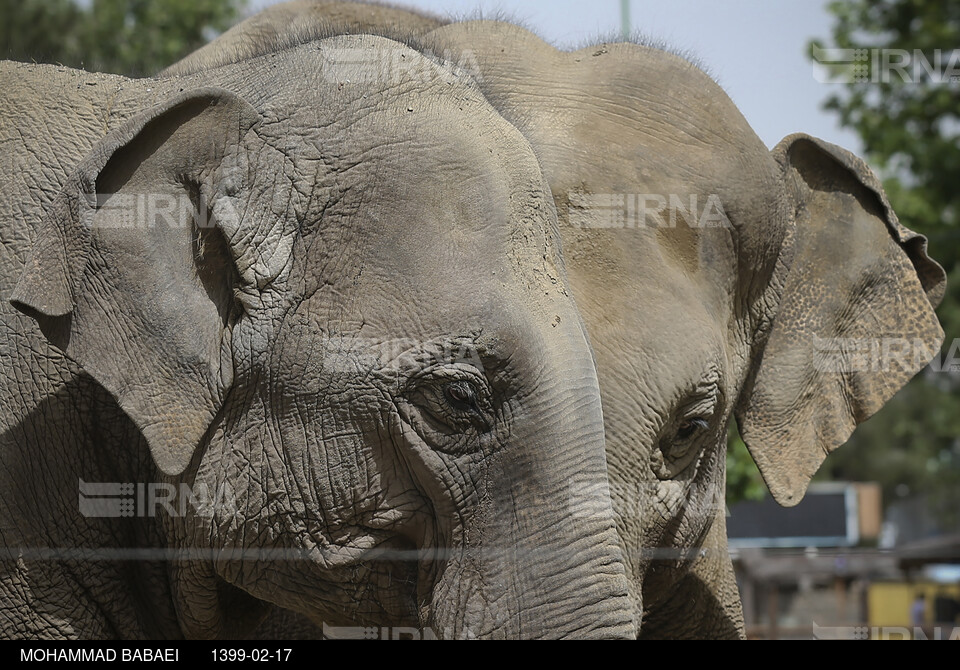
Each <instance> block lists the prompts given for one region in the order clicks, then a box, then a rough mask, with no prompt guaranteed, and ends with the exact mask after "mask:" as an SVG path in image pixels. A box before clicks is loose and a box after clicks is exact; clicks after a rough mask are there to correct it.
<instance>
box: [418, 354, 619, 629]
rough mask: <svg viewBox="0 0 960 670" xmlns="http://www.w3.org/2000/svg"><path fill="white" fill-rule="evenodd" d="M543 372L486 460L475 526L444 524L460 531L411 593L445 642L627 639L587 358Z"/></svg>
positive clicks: (596, 402)
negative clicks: (425, 588)
mask: <svg viewBox="0 0 960 670" xmlns="http://www.w3.org/2000/svg"><path fill="white" fill-rule="evenodd" d="M551 368H553V370H552V371H550V369H551ZM546 370H548V372H546V373H544V377H542V378H541V384H540V385H539V388H540V391H539V393H537V396H538V398H539V400H537V401H535V402H532V403H529V404H528V405H527V406H526V407H525V408H524V416H515V417H514V420H513V422H512V430H511V435H510V438H509V445H508V446H507V447H505V448H504V449H502V450H500V451H498V452H497V453H494V454H492V455H490V456H488V457H487V467H486V472H485V476H484V480H485V481H484V482H483V484H482V485H481V486H480V487H479V488H480V492H481V495H480V496H479V499H478V503H477V505H476V507H475V508H474V509H473V511H472V514H471V516H472V517H473V518H472V519H471V520H470V522H469V523H463V519H462V518H461V519H459V521H460V523H458V524H453V525H452V527H459V528H461V529H463V528H466V529H469V530H468V531H463V532H462V534H461V536H459V537H456V536H454V537H452V538H449V537H448V538H446V543H445V545H444V546H446V547H450V548H448V549H446V550H445V554H446V555H438V559H439V560H438V562H437V565H436V566H435V569H434V575H435V578H434V579H432V580H429V582H430V586H431V587H432V589H431V590H432V593H429V594H425V593H424V594H421V601H422V602H428V603H430V605H429V612H426V613H425V614H426V617H425V618H426V623H427V624H428V625H429V626H430V627H431V628H433V629H434V630H435V631H436V632H437V634H438V635H441V636H443V637H454V638H464V637H483V638H489V637H493V638H635V637H636V634H637V622H635V621H634V618H633V610H632V608H631V605H630V600H629V598H628V585H627V581H626V577H625V568H624V561H623V556H622V552H621V549H620V546H619V543H618V540H617V535H616V530H615V524H614V517H613V511H612V507H611V503H610V496H609V490H608V486H607V469H606V458H605V454H604V433H603V416H602V413H601V410H600V400H599V388H598V385H597V380H596V373H595V370H594V367H593V363H592V359H590V357H589V356H587V357H583V356H568V357H567V358H566V359H565V360H564V361H563V364H562V365H550V364H549V362H547V366H546ZM560 389H562V390H560ZM526 412H530V414H529V415H527V414H526ZM526 416H529V417H538V418H537V419H536V420H533V419H532V418H531V419H530V420H526V418H525V417H526ZM462 513H463V508H462V507H460V515H462ZM454 535H456V533H454ZM441 553H443V552H441Z"/></svg>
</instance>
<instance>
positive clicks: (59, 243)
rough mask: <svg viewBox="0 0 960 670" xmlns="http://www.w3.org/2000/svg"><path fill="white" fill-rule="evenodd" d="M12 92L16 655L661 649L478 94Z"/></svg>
mask: <svg viewBox="0 0 960 670" xmlns="http://www.w3.org/2000/svg"><path fill="white" fill-rule="evenodd" d="M400 61H403V62H404V63H406V64H407V66H408V67H407V68H406V69H403V70H402V71H399V70H398V71H394V70H390V71H386V70H383V68H382V64H383V63H384V62H400ZM411 66H412V67H413V69H414V70H416V73H413V72H412V71H411V69H410V67H411ZM414 74H415V75H416V76H414ZM0 88H2V90H3V91H4V99H3V102H2V103H0V145H2V146H3V156H4V159H3V163H2V170H0V184H2V187H3V188H2V190H0V193H2V196H0V231H2V235H3V237H2V240H3V243H2V246H0V249H2V252H3V260H2V263H0V272H2V275H0V277H2V283H0V287H2V295H3V298H4V300H3V306H2V307H0V317H2V322H3V330H2V339H0V346H2V352H3V355H2V357H0V366H2V373H0V389H2V396H0V397H2V399H3V408H4V411H3V413H2V415H0V416H2V420H3V427H2V432H0V459H2V461H0V462H2V469H0V485H2V488H3V491H4V496H3V500H2V502H0V524H2V525H0V528H2V537H3V544H4V552H3V556H2V562H0V604H2V607H0V631H2V634H3V636H5V637H20V638H34V637H38V638H154V639H156V638H178V637H194V638H229V637H241V636H245V635H247V634H248V633H249V632H250V631H251V630H252V629H253V628H254V627H255V626H256V625H257V624H258V623H259V622H260V620H261V619H262V618H263V617H264V616H265V615H266V614H268V613H269V612H270V610H271V609H272V608H273V607H275V606H281V607H284V608H287V609H289V610H290V611H294V612H297V613H299V614H301V615H304V616H306V617H309V618H310V619H311V620H312V621H314V622H316V623H317V624H320V623H321V622H322V623H326V624H329V625H333V626H357V625H359V626H363V625H370V626H376V625H389V626H409V627H415V628H424V627H428V628H429V629H430V630H431V631H432V632H433V633H434V634H436V635H438V636H445V637H633V636H635V634H636V625H635V622H634V620H633V618H632V612H631V609H630V607H629V600H628V597H627V591H628V584H627V583H626V577H625V568H624V563H623V559H622V554H621V550H620V548H619V545H618V541H617V537H616V532H615V523H614V517H613V511H612V508H611V505H610V497H609V493H608V488H607V483H606V462H605V454H604V436H603V424H602V414H601V408H600V402H599V389H598V381H597V377H596V371H595V367H594V363H593V359H592V356H591V352H590V349H589V346H588V342H587V339H586V335H585V331H584V328H583V325H582V321H581V317H580V315H579V313H578V312H577V310H576V307H575V305H574V302H573V300H572V299H571V297H570V290H569V285H568V283H567V280H566V275H565V270H564V268H563V264H562V259H561V256H560V252H559V250H560V246H559V239H558V231H557V223H556V212H555V208H554V204H553V199H552V197H551V194H550V191H549V189H548V187H547V185H546V183H545V181H544V178H543V175H542V172H541V170H540V168H539V165H538V162H537V160H536V158H535V156H534V153H533V151H532V150H531V148H530V146H529V144H528V143H527V142H526V141H525V140H524V138H523V137H522V135H521V134H520V133H519V132H518V131H517V130H516V129H515V128H514V127H513V126H511V125H510V124H509V123H508V122H506V121H505V120H504V119H503V118H502V116H500V115H499V114H498V113H497V112H496V111H495V110H494V108H493V107H492V106H490V105H489V103H488V102H487V101H486V100H485V99H484V96H483V95H482V93H481V92H480V91H479V90H478V89H477V88H476V86H475V85H474V84H473V82H472V81H471V79H470V78H469V77H467V76H465V75H463V74H462V73H458V72H456V71H455V70H453V69H451V68H448V67H445V66H442V65H439V64H436V63H434V62H433V61H432V60H429V59H427V58H425V57H423V56H422V55H421V54H419V53H418V52H417V51H416V50H414V49H411V48H409V47H407V46H405V45H401V44H398V43H395V42H391V41H388V40H385V39H381V38H378V37H340V38H331V39H328V40H324V41H321V42H314V43H310V44H306V45H304V46H301V47H297V48H294V49H290V50H286V51H281V52H277V53H271V54H268V55H265V56H264V57H262V58H260V59H256V60H254V61H247V62H244V63H243V64H241V65H238V66H228V67H224V68H221V69H219V70H217V71H215V72H212V73H203V74H199V75H195V76H192V77H184V78H178V79H167V80H130V79H126V78H123V77H117V76H109V75H97V74H91V73H87V72H80V71H74V70H69V69H66V68H62V67H55V66H36V65H25V64H19V63H10V62H5V63H2V64H0ZM78 500H79V505H78Z"/></svg>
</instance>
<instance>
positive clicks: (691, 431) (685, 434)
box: [677, 418, 710, 441]
mask: <svg viewBox="0 0 960 670" xmlns="http://www.w3.org/2000/svg"><path fill="white" fill-rule="evenodd" d="M709 427H710V422H709V421H707V420H706V419H701V418H697V419H687V420H686V421H684V422H683V423H682V424H680V428H679V429H677V439H678V440H683V441H685V440H689V439H690V438H692V437H694V436H695V435H696V434H697V433H699V432H700V431H704V430H707V429H708V428H709Z"/></svg>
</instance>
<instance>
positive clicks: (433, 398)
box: [410, 366, 494, 433]
mask: <svg viewBox="0 0 960 670" xmlns="http://www.w3.org/2000/svg"><path fill="white" fill-rule="evenodd" d="M410 399H411V400H412V401H413V403H414V404H415V405H416V406H418V407H419V408H420V409H421V410H422V411H424V412H425V413H426V414H427V415H428V416H429V417H430V418H431V419H432V420H433V421H435V422H437V423H438V424H440V425H441V426H443V427H445V430H446V431H449V430H453V431H455V432H463V431H466V430H468V429H470V428H471V427H472V428H474V429H476V430H477V431H479V432H481V433H485V432H488V431H489V430H490V429H491V428H492V427H493V423H494V421H493V407H492V405H491V398H490V390H489V388H488V387H487V386H486V385H485V383H484V381H483V380H482V379H481V378H480V377H479V375H477V374H476V373H475V372H473V371H468V370H467V369H465V368H460V367H447V366H439V367H437V368H433V369H431V370H429V371H428V372H427V373H426V374H424V375H422V376H420V377H419V379H418V380H417V382H416V383H415V385H414V387H413V389H412V391H411V392H410Z"/></svg>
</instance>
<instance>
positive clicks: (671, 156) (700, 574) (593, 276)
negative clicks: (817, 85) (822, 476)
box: [173, 3, 945, 638]
mask: <svg viewBox="0 0 960 670" xmlns="http://www.w3.org/2000/svg"><path fill="white" fill-rule="evenodd" d="M324 4H325V3H318V4H315V5H313V9H312V10H311V14H310V16H311V18H310V19H309V20H307V21H306V22H310V21H312V22H313V23H314V25H315V27H316V28H317V29H318V30H321V31H324V32H329V31H335V30H336V29H337V25H336V21H335V20H331V19H330V18H329V17H328V19H321V18H320V17H321V16H323V12H322V7H323V5H324ZM339 4H342V3H339ZM280 7H283V5H280ZM370 7H371V6H370V5H366V4H356V5H354V10H355V11H356V12H358V13H363V12H364V11H371V10H370ZM272 11H279V10H274V9H271V10H268V11H267V12H264V13H263V14H262V15H261V16H260V17H259V18H258V19H257V21H258V22H259V23H260V25H263V24H269V23H270V22H271V12H272ZM418 16H420V15H418V14H416V13H413V12H411V13H410V15H409V16H408V17H406V18H405V19H404V21H403V23H402V24H391V23H384V24H379V25H377V26H376V31H377V32H378V34H383V35H391V34H393V35H395V36H396V37H398V38H402V37H404V36H406V35H409V33H410V29H409V26H410V25H411V24H413V25H415V24H416V21H417V17H418ZM427 19H429V17H425V19H424V20H427ZM340 28H341V29H342V30H343V31H345V32H351V31H353V30H354V28H353V26H352V24H348V23H344V24H342V25H341V26H340ZM235 31H236V32H235V33H234V39H236V38H237V37H238V36H239V34H240V33H242V32H243V24H241V25H240V26H238V28H237V29H235ZM306 34H308V31H307V30H306V28H305V27H304V25H303V24H301V25H299V27H298V30H297V31H291V32H289V33H287V34H284V33H283V31H280V30H278V31H277V32H276V33H275V34H274V35H273V36H272V37H270V38H264V39H258V38H257V36H256V35H255V34H252V33H251V35H252V37H253V38H254V39H251V40H250V41H249V42H248V43H247V46H246V51H245V55H247V56H249V55H252V54H255V53H257V52H258V50H259V51H264V50H266V51H269V50H270V49H271V48H276V45H282V44H286V43H291V42H296V41H298V40H302V39H303V38H304V35H306ZM414 36H415V37H416V38H417V40H418V41H419V42H421V43H423V44H425V45H426V46H427V49H429V50H430V51H431V52H433V53H438V54H447V55H448V56H449V57H450V58H451V60H453V61H455V62H458V63H460V64H461V65H464V64H467V65H469V66H470V67H469V69H471V70H472V71H473V74H474V76H475V77H476V78H477V80H478V82H479V83H480V86H481V88H482V89H483V90H484V92H485V93H486V95H487V97H488V98H489V99H490V100H491V102H493V104H494V105H495V106H496V107H497V108H498V110H500V112H501V113H502V114H503V115H504V116H505V117H506V118H507V119H508V120H510V121H512V122H513V123H514V124H515V125H516V126H517V127H518V128H519V129H520V130H521V131H522V132H523V133H524V135H525V136H526V137H527V138H528V139H529V140H530V142H531V144H532V145H533V147H534V149H535V151H536V152H537V154H538V156H539V158H540V160H541V162H542V165H543V169H544V172H545V174H546V176H547V180H548V182H549V184H550V188H551V190H552V191H553V194H554V197H555V199H556V204H557V209H558V214H559V219H560V231H561V237H562V242H563V252H564V258H565V263H566V267H567V269H568V272H569V276H570V282H571V285H572V288H573V293H574V297H575V299H576V300H577V304H578V306H579V308H580V310H581V313H582V315H583V318H584V321H585V323H586V326H587V330H588V332H589V336H590V340H591V344H592V346H593V350H594V355H595V357H596V361H597V369H598V374H599V378H600V387H601V396H602V402H603V413H604V425H605V432H606V442H607V460H608V464H609V479H610V487H611V494H612V496H613V504H614V509H615V512H616V516H617V529H618V535H619V538H620V542H621V545H622V547H623V551H624V553H625V555H626V558H627V566H628V568H627V569H628V576H629V583H630V588H631V594H630V595H631V606H632V608H633V610H634V612H635V614H636V617H637V619H638V620H641V619H642V624H641V637H648V638H658V637H672V638H697V637H742V635H743V620H742V614H741V609H740V600H739V594H738V591H737V586H736V583H735V579H734V574H733V568H732V565H731V562H730V559H729V555H728V552H727V544H726V530H725V520H724V504H723V491H724V482H725V473H724V464H725V458H724V448H725V435H726V426H727V424H728V422H729V421H730V419H731V418H732V417H734V416H735V417H736V419H737V422H738V424H739V428H740V431H741V433H742V435H743V437H744V439H745V441H746V443H747V445H748V447H749V448H750V451H751V454H752V455H753V457H754V459H755V461H756V462H757V464H758V466H759V468H760V470H761V473H762V474H763V476H764V479H765V480H766V482H767V484H768V486H769V487H770V490H771V492H772V494H773V495H774V497H775V498H776V499H777V500H778V501H780V502H781V503H782V504H785V505H792V504H796V503H797V502H799V500H800V499H801V498H802V496H803V494H804V492H805V490H806V487H807V485H808V483H809V481H810V478H811V477H812V476H813V474H814V473H815V472H816V470H817V469H818V467H819V465H820V464H821V462H822V461H823V459H824V458H825V457H826V455H827V454H829V453H830V452H831V451H832V450H834V449H836V448H837V447H839V446H840V445H841V444H842V443H843V442H845V441H846V440H847V438H848V437H849V436H850V433H851V432H852V431H853V429H854V428H855V427H856V425H857V424H858V423H861V422H863V421H865V420H866V419H868V418H869V417H870V416H871V415H872V414H873V413H875V412H876V411H877V410H878V409H879V408H880V407H881V406H882V405H883V404H884V403H885V402H886V401H887V400H889V399H890V397H892V396H893V394H894V393H895V392H896V391H897V390H898V389H899V388H900V387H902V386H903V384H905V383H906V382H907V381H908V380H909V379H910V378H911V377H912V376H913V375H914V374H916V372H918V371H919V370H920V369H922V368H923V366H924V365H925V364H926V363H927V362H928V361H929V359H930V358H931V357H932V356H933V355H934V353H935V352H936V351H937V350H938V349H939V345H940V343H941V341H942V337H943V332H942V330H941V328H940V325H939V323H938V321H937V319H936V316H935V313H934V309H935V308H936V306H937V305H938V304H939V301H940V299H941V297H942V295H943V291H944V286H945V277H944V273H943V271H942V269H941V268H940V267H939V266H938V265H937V264H936V263H935V262H933V261H932V260H931V259H930V258H929V257H928V256H927V249H926V240H925V239H924V238H922V237H921V236H918V235H916V234H914V233H912V232H910V231H908V230H906V229H905V228H903V227H902V226H901V225H900V224H899V222H898V220H897V218H896V215H895V214H894V213H893V212H892V211H891V209H890V206H889V203H888V202H887V200H886V197H885V195H884V193H883V190H882V188H881V186H880V184H879V181H878V180H877V179H876V177H875V176H874V175H873V174H872V172H871V171H870V170H869V168H868V167H867V166H866V165H865V164H864V163H863V162H862V161H860V160H859V159H858V158H856V157H854V156H852V155H851V154H850V153H849V152H847V151H845V150H843V149H841V148H839V147H836V146H832V145H829V144H826V143H824V142H821V141H820V140H817V139H816V138H812V137H808V136H804V135H794V136H791V137H788V138H786V139H784V140H783V141H782V142H781V143H780V144H779V145H778V146H777V147H776V148H775V149H774V150H773V151H772V152H771V151H768V150H767V148H766V147H765V146H764V145H763V143H762V142H761V141H760V140H759V138H757V136H756V134H755V133H754V132H753V131H752V129H751V128H750V127H749V125H748V124H747V123H746V121H745V120H744V119H743V117H742V115H741V114H740V113H739V111H738V110H737V109H736V108H735V106H734V105H733V104H732V102H731V101H730V100H729V98H728V97H727V96H726V95H725V94H724V92H723V91H722V90H721V89H720V88H719V87H718V86H717V85H716V84H715V83H714V82H713V81H712V80H711V79H710V78H709V77H708V76H706V75H705V74H704V73H703V72H702V71H700V70H699V69H698V68H697V67H695V66H694V65H692V64H691V63H689V62H687V61H686V60H684V59H682V58H680V57H678V56H675V55H672V54H670V53H666V52H664V51H661V50H658V49H653V48H649V47H646V46H643V45H639V44H598V45H596V46H592V47H589V48H586V49H583V50H581V51H577V52H563V51H560V50H558V49H556V48H554V47H553V46H551V45H548V44H546V43H544V42H543V41H542V40H540V39H539V38H538V37H537V36H535V35H533V34H532V33H530V32H528V31H526V30H524V29H522V28H519V27H517V26H514V25H510V24H508V23H503V22H491V21H477V22H466V23H455V24H448V25H444V26H441V27H439V28H437V29H436V30H434V31H432V32H429V33H427V34H426V35H423V34H422V33H421V32H415V33H414ZM214 53H217V43H216V41H215V42H213V43H212V44H211V45H209V46H208V47H207V48H206V52H205V54H206V55H207V57H210V55H211V54H214ZM221 55H223V52H222V51H221ZM202 67H203V64H202V62H201V61H200V60H199V59H193V60H191V59H190V58H188V59H187V60H186V61H184V62H183V63H181V64H179V65H178V66H175V67H174V68H173V71H181V72H185V71H191V69H192V68H202ZM864 342H892V343H896V346H897V347H898V350H904V356H902V357H892V358H891V359H890V360H889V361H886V362H885V364H884V365H883V366H881V367H879V368H876V367H874V366H866V367H864V366H863V365H862V362H858V361H857V359H856V351H857V350H858V348H857V346H856V345H857V344H858V343H860V344H862V343H864ZM860 350H861V351H862V348H860ZM851 351H852V352H853V353H851Z"/></svg>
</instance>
